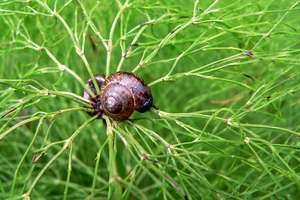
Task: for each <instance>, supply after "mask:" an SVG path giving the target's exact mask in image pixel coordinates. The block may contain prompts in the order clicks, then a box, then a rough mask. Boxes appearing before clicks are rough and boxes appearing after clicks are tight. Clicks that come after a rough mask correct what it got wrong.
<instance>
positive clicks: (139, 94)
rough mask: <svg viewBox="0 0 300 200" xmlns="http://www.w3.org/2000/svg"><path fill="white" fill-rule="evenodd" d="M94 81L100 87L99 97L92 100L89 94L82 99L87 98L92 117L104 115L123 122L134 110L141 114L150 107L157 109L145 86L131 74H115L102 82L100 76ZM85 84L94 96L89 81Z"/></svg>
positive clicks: (92, 86) (92, 87)
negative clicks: (92, 110) (91, 109)
mask: <svg viewBox="0 0 300 200" xmlns="http://www.w3.org/2000/svg"><path fill="white" fill-rule="evenodd" d="M95 78H96V77H95ZM96 80H97V83H98V84H99V87H100V86H101V88H100V95H96V97H94V98H91V97H90V96H89V94H86V95H85V96H84V98H89V100H90V104H91V106H92V108H93V109H94V112H93V113H91V114H92V115H95V114H97V115H99V117H100V116H102V114H105V115H107V116H109V117H111V118H112V119H114V120H125V119H128V118H129V117H130V116H131V114H132V113H133V112H134V110H136V111H138V112H141V113H143V112H146V111H148V110H150V108H151V107H153V108H155V109H158V107H156V106H155V105H154V104H153V97H152V94H151V91H150V89H149V87H148V86H147V84H146V83H145V82H144V81H143V80H142V79H141V78H139V77H138V76H137V75H135V74H133V73H131V72H116V73H114V74H112V75H110V76H109V77H108V78H107V79H106V80H105V81H104V82H103V80H104V75H101V77H99V79H97V78H96ZM98 80H99V82H98ZM86 84H87V86H88V87H89V88H90V89H91V90H92V91H93V92H94V94H96V92H95V89H94V85H93V83H92V81H91V80H90V79H89V80H88V82H87V83H86ZM93 89H94V90H93ZM85 93H86V91H85V92H84V94H85Z"/></svg>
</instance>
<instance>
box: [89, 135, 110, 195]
mask: <svg viewBox="0 0 300 200" xmlns="http://www.w3.org/2000/svg"><path fill="white" fill-rule="evenodd" d="M108 141H109V138H108V137H107V138H106V140H105V141H104V143H103V144H102V146H101V148H100V149H99V151H98V153H97V157H96V165H95V170H94V178H93V184H92V192H91V197H92V198H93V197H94V195H95V187H96V183H97V176H98V169H99V163H100V158H101V153H102V151H103V150H104V147H105V146H106V145H107V143H108Z"/></svg>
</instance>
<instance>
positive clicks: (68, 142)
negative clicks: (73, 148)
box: [23, 116, 98, 197]
mask: <svg viewBox="0 0 300 200" xmlns="http://www.w3.org/2000/svg"><path fill="white" fill-rule="evenodd" d="M97 117H98V116H94V117H92V118H90V119H89V120H87V121H86V122H84V123H83V124H82V125H81V126H80V127H79V128H78V129H77V130H76V131H75V132H74V133H73V135H72V136H70V137H69V138H68V139H66V141H65V145H64V146H63V148H61V149H60V150H59V152H57V153H56V154H55V155H54V156H53V157H52V159H51V160H50V161H49V162H48V163H47V164H46V165H45V166H44V167H43V169H42V170H41V171H40V173H39V174H38V175H37V177H36V178H35V179H34V181H33V183H32V184H31V186H30V188H29V189H28V191H27V192H26V193H25V194H24V195H23V196H24V197H30V195H31V193H32V190H33V188H34V187H35V186H36V184H37V183H38V181H39V180H40V179H41V177H42V176H43V174H44V173H45V172H46V170H47V169H48V168H49V167H50V166H51V165H52V163H53V162H54V161H55V160H56V159H57V158H58V157H59V156H61V155H62V153H63V152H64V151H65V150H66V149H68V148H69V147H70V145H71V144H72V142H73V140H74V139H75V137H76V136H77V135H78V134H79V133H80V132H81V131H82V130H83V129H84V128H85V127H86V126H87V125H89V124H90V123H91V122H92V121H94V120H95V119H96V118H97Z"/></svg>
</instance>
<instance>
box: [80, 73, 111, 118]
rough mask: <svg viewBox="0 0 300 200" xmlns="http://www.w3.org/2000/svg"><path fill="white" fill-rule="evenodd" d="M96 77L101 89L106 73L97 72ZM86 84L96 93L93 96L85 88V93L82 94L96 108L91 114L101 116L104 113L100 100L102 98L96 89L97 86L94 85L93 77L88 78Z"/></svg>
mask: <svg viewBox="0 0 300 200" xmlns="http://www.w3.org/2000/svg"><path fill="white" fill-rule="evenodd" d="M95 79H96V82H97V84H98V87H99V89H100V88H101V87H102V84H103V83H104V81H105V76H104V74H96V75H95ZM85 85H86V86H87V87H88V88H89V89H90V90H91V91H92V92H93V93H94V94H95V97H92V96H91V95H90V94H89V93H88V92H87V91H86V90H85V89H84V90H83V95H82V96H83V98H85V99H87V100H89V101H90V104H91V106H92V108H93V110H94V111H93V112H90V113H89V114H90V115H91V116H94V115H99V117H100V116H101V115H102V113H103V110H102V108H101V102H100V98H99V97H100V96H99V94H97V91H96V88H95V85H94V83H93V81H92V79H91V78H89V80H87V82H86V83H85Z"/></svg>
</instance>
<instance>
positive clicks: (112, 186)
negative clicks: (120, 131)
mask: <svg viewBox="0 0 300 200" xmlns="http://www.w3.org/2000/svg"><path fill="white" fill-rule="evenodd" d="M104 119H105V121H106V124H107V128H106V133H107V137H108V148H109V161H108V169H109V186H108V187H109V189H108V199H109V200H113V199H121V197H122V191H121V186H120V184H119V183H118V178H119V176H118V172H117V166H116V152H115V148H114V134H113V130H112V124H111V122H110V119H109V118H108V117H105V118H104Z"/></svg>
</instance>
